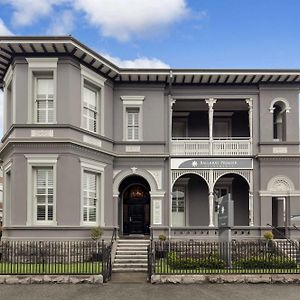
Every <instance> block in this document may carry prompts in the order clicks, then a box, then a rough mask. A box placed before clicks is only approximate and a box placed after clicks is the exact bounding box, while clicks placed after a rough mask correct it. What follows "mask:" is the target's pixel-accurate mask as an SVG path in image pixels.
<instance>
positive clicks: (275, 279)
mask: <svg viewBox="0 0 300 300" xmlns="http://www.w3.org/2000/svg"><path fill="white" fill-rule="evenodd" d="M151 283H156V284H161V283H184V284H195V283H196V284H200V283H297V284H300V274H216V275H152V276H151Z"/></svg>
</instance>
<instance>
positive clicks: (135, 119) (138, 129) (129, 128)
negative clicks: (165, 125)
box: [121, 96, 145, 141]
mask: <svg viewBox="0 0 300 300" xmlns="http://www.w3.org/2000/svg"><path fill="white" fill-rule="evenodd" d="M121 100H122V102H123V140H124V141H141V140H142V139H143V126H142V125H143V102H144V100H145V97H144V96H121Z"/></svg>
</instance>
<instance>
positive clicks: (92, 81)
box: [80, 65, 106, 135]
mask: <svg viewBox="0 0 300 300" xmlns="http://www.w3.org/2000/svg"><path fill="white" fill-rule="evenodd" d="M80 68H81V128H83V129H84V130H87V131H90V130H88V129H87V128H85V127H84V122H83V111H84V87H85V86H86V85H87V86H88V87H91V88H92V89H93V87H96V89H95V90H96V91H97V106H96V107H97V120H96V122H97V123H96V132H94V131H90V132H93V133H98V134H100V135H104V124H105V123H104V102H105V100H104V84H105V81H106V78H104V77H102V76H100V75H99V74H97V73H95V72H93V71H92V70H90V69H88V68H87V67H85V66H83V65H80Z"/></svg>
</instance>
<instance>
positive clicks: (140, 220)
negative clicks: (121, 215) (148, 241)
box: [128, 203, 145, 234]
mask: <svg viewBox="0 0 300 300" xmlns="http://www.w3.org/2000/svg"><path fill="white" fill-rule="evenodd" d="M144 223H145V212H144V204H136V203H134V204H129V205H128V234H144Z"/></svg>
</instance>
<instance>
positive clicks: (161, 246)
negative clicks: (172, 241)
mask: <svg viewBox="0 0 300 300" xmlns="http://www.w3.org/2000/svg"><path fill="white" fill-rule="evenodd" d="M158 239H159V241H160V243H158V245H157V248H156V252H155V256H156V258H165V257H167V254H168V245H167V243H166V240H167V237H166V236H165V235H164V234H160V235H159V236H158Z"/></svg>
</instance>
